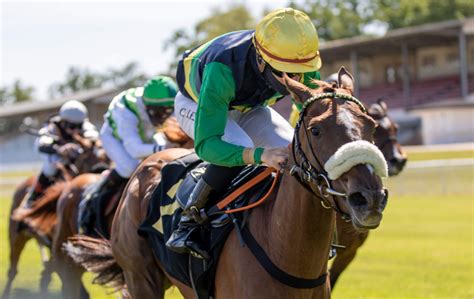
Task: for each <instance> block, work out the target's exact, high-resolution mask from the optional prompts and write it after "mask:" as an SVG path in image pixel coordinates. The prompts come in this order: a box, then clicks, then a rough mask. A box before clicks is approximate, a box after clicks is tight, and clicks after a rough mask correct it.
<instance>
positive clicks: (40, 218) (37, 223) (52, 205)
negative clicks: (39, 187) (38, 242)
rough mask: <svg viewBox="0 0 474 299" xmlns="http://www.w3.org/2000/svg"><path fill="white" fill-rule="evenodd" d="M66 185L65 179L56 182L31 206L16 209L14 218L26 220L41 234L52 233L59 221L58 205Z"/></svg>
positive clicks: (13, 214)
mask: <svg viewBox="0 0 474 299" xmlns="http://www.w3.org/2000/svg"><path fill="white" fill-rule="evenodd" d="M65 185H66V183H65V182H63V181H60V182H56V183H55V184H54V185H52V186H51V187H49V188H48V189H46V191H45V192H44V195H42V196H41V197H40V198H38V200H37V201H36V202H35V203H34V204H33V206H32V207H31V208H23V207H18V208H17V209H15V210H14V211H13V213H12V219H13V220H15V221H24V222H26V223H27V224H28V225H29V226H30V227H31V228H32V229H33V230H34V231H37V232H38V233H39V234H42V235H48V234H50V233H51V232H52V229H53V227H54V225H55V224H56V221H57V217H56V206H57V204H58V200H59V197H60V195H61V192H62V191H63V189H64V187H65Z"/></svg>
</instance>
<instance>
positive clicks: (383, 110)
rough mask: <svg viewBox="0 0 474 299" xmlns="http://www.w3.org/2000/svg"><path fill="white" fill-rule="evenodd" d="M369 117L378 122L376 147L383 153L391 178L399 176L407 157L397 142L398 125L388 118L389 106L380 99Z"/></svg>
mask: <svg viewBox="0 0 474 299" xmlns="http://www.w3.org/2000/svg"><path fill="white" fill-rule="evenodd" d="M369 115H370V116H372V118H373V119H375V121H376V122H377V124H378V126H377V128H376V129H375V133H374V141H375V145H377V147H378V148H379V149H380V150H381V151H382V153H383V155H384V157H385V160H387V164H388V174H389V175H390V176H392V175H397V174H399V173H400V172H401V171H402V170H403V167H405V164H406V162H407V156H406V154H405V153H404V152H403V151H402V147H401V145H400V143H398V140H397V131H398V125H397V124H396V123H395V122H394V121H393V120H392V119H391V118H390V117H389V116H388V113H387V104H385V102H384V101H382V100H381V99H379V100H378V101H377V103H375V104H372V105H371V106H370V108H369Z"/></svg>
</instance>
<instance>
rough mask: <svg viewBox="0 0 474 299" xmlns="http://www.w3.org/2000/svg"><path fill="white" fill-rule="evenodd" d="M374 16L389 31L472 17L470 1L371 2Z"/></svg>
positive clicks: (472, 10)
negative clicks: (385, 24) (385, 25)
mask: <svg viewBox="0 0 474 299" xmlns="http://www.w3.org/2000/svg"><path fill="white" fill-rule="evenodd" d="M373 1H374V3H375V9H376V10H375V16H376V17H377V18H378V19H379V20H381V21H383V22H386V23H387V25H388V28H389V29H396V28H402V27H408V26H415V25H421V24H426V23H432V22H441V21H445V20H452V19H462V18H465V17H468V16H473V15H474V1H471V0H446V1H441V0H417V1H413V0H373Z"/></svg>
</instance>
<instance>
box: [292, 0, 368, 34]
mask: <svg viewBox="0 0 474 299" xmlns="http://www.w3.org/2000/svg"><path fill="white" fill-rule="evenodd" d="M290 6H291V7H293V8H295V9H299V10H301V11H304V12H306V13H307V14H308V15H309V17H310V18H311V20H312V21H313V23H314V25H315V26H316V29H317V30H318V34H319V38H320V39H321V40H326V41H327V40H334V39H340V38H347V37H352V36H358V35H363V34H365V33H364V26H365V25H367V24H369V23H370V22H371V21H372V20H373V9H374V5H373V1H367V0H321V1H312V0H305V1H302V2H301V1H292V2H291V3H290Z"/></svg>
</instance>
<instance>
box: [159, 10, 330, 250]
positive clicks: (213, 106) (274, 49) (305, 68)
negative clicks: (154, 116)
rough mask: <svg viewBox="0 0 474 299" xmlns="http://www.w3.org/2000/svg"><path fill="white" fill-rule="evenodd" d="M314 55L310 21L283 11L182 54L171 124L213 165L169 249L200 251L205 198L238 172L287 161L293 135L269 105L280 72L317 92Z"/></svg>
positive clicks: (279, 88) (278, 93) (277, 93)
mask: <svg viewBox="0 0 474 299" xmlns="http://www.w3.org/2000/svg"><path fill="white" fill-rule="evenodd" d="M318 48H319V41H318V35H317V32H316V29H315V27H314V25H313V23H312V22H311V20H310V18H309V17H308V16H307V15H306V14H305V13H303V12H301V11H298V10H295V9H292V8H283V9H277V10H275V11H273V12H271V13H269V14H268V15H267V16H265V17H264V18H263V19H262V20H261V21H260V22H259V24H258V25H257V27H256V30H245V31H237V32H231V33H228V34H225V35H222V36H219V37H217V38H215V39H213V40H211V41H209V42H207V43H205V44H203V45H201V46H199V47H197V48H195V49H193V50H190V51H187V52H185V54H184V55H183V58H182V59H181V61H180V62H179V65H178V70H177V80H178V86H179V92H178V94H177V96H176V99H175V110H176V117H177V120H178V122H179V123H180V125H181V127H182V129H183V130H184V131H185V132H186V133H187V134H188V135H189V136H191V137H193V138H194V142H195V150H196V153H197V154H198V156H199V157H200V158H201V159H202V160H204V161H208V162H210V163H211V165H210V166H209V167H208V168H207V170H206V172H205V173H204V174H203V176H202V178H201V179H200V180H199V181H198V183H197V185H196V187H195V189H194V190H193V192H192V193H191V196H190V198H189V200H188V202H187V206H186V209H185V211H184V212H183V216H182V217H181V221H180V225H179V227H178V229H177V230H176V231H175V232H174V233H173V234H172V236H171V237H170V239H169V240H168V241H167V243H166V246H167V247H168V248H169V249H171V250H173V251H176V252H180V253H183V252H189V251H192V252H194V253H198V254H200V252H202V250H200V249H199V246H198V244H196V243H195V242H193V241H192V240H190V238H189V236H190V234H191V232H192V231H193V228H195V227H197V226H198V225H199V224H197V223H202V222H203V219H202V218H201V217H200V210H201V209H202V208H204V206H205V204H206V202H207V199H208V195H209V193H210V192H211V191H212V190H214V191H215V192H217V193H220V192H224V191H225V189H226V188H227V187H228V184H229V183H230V181H231V180H232V179H233V178H234V176H235V175H236V174H237V173H238V172H239V171H240V170H241V169H242V167H243V166H245V165H248V164H260V163H265V164H266V165H268V166H271V167H274V168H276V169H278V170H279V169H281V167H282V165H284V164H285V163H286V162H287V159H288V144H290V143H291V140H292V138H293V129H292V127H291V125H290V124H289V123H288V121H286V120H285V119H284V118H283V117H282V116H281V115H279V114H278V113H277V112H276V111H274V110H273V109H272V108H270V107H268V106H269V105H271V104H274V103H275V102H277V101H278V100H280V99H282V98H284V97H285V96H287V95H289V93H288V91H287V90H286V87H285V85H284V84H283V82H284V81H283V77H282V76H283V73H286V74H287V75H288V76H289V77H291V78H293V79H294V80H298V81H300V82H302V83H304V84H305V85H307V86H310V87H313V88H314V87H316V86H315V85H314V84H312V83H311V80H312V79H319V78H320V75H319V72H317V70H318V69H319V68H320V67H321V59H320V57H319V51H318ZM202 253H203V254H205V252H202ZM203 254H201V255H203Z"/></svg>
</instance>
